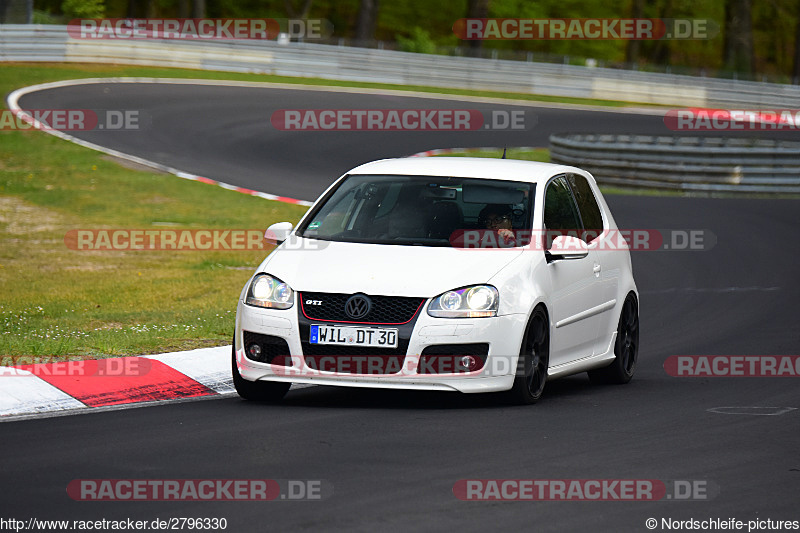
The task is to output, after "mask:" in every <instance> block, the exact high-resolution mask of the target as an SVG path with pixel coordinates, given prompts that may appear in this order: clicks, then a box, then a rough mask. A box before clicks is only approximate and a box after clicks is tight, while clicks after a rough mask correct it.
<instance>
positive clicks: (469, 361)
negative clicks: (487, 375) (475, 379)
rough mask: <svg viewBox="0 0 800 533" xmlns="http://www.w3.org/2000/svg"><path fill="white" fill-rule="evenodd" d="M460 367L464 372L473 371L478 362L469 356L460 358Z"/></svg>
mask: <svg viewBox="0 0 800 533" xmlns="http://www.w3.org/2000/svg"><path fill="white" fill-rule="evenodd" d="M461 366H462V367H463V368H465V369H466V370H475V368H476V367H477V366H478V361H476V360H475V358H474V357H472V356H471V355H465V356H463V357H462V358H461Z"/></svg>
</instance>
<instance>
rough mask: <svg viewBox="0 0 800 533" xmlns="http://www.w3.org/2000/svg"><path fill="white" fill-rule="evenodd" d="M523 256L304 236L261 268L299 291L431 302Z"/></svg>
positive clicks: (506, 251)
mask: <svg viewBox="0 0 800 533" xmlns="http://www.w3.org/2000/svg"><path fill="white" fill-rule="evenodd" d="M312 246H315V247H317V248H318V249H309V248H311V247H312ZM298 248H299V249H298ZM521 253H522V251H521V249H519V248H517V249H489V250H487V249H484V250H475V249H473V250H464V249H457V248H450V247H427V246H397V245H379V244H363V243H350V242H330V241H318V240H312V239H302V238H300V239H297V241H294V246H292V249H289V248H288V247H285V246H281V247H279V248H278V249H276V250H275V251H274V252H273V253H272V254H271V255H270V256H269V257H268V258H267V259H266V260H265V261H264V263H262V265H261V267H260V268H261V271H263V272H266V273H268V274H272V275H273V276H276V277H277V278H279V279H281V280H282V281H284V282H286V283H288V284H289V286H291V287H292V288H293V289H294V290H296V291H300V292H303V291H311V292H334V293H344V294H351V293H356V292H363V293H365V294H373V295H386V296H417V297H426V298H430V297H433V296H436V295H438V294H441V293H443V292H445V291H448V290H450V289H456V288H459V287H464V286H467V285H473V284H479V283H487V282H489V280H490V279H491V278H492V276H494V275H495V274H497V273H498V272H499V271H500V270H502V269H503V267H505V266H506V265H508V264H509V263H510V262H511V261H513V260H514V259H515V258H516V257H518V256H519V255H520V254H521Z"/></svg>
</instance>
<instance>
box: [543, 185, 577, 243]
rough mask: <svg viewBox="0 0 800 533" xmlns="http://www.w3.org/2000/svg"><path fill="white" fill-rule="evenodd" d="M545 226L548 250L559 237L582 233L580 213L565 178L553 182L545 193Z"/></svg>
mask: <svg viewBox="0 0 800 533" xmlns="http://www.w3.org/2000/svg"><path fill="white" fill-rule="evenodd" d="M544 225H545V228H546V229H547V240H546V246H547V248H550V246H551V245H552V244H553V239H554V238H555V237H557V236H558V235H567V234H571V235H575V236H577V235H578V234H579V233H580V230H581V223H580V218H579V217H578V211H577V208H576V207H575V201H574V200H573V199H572V193H570V190H569V186H568V185H567V181H566V179H564V177H563V176H562V177H558V178H556V179H554V180H553V181H551V182H550V184H549V185H548V186H547V190H546V191H545V196H544ZM568 232H569V233H568Z"/></svg>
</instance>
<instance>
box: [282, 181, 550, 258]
mask: <svg viewBox="0 0 800 533" xmlns="http://www.w3.org/2000/svg"><path fill="white" fill-rule="evenodd" d="M534 190H535V185H534V184H532V183H524V182H516V181H503V180H488V179H474V178H459V177H441V176H396V175H389V176H386V175H350V176H347V177H346V178H345V179H344V180H342V182H341V183H340V184H339V186H338V187H336V189H335V190H333V191H331V192H329V193H328V195H327V197H326V198H325V200H324V201H323V202H322V203H321V204H320V205H318V206H317V207H316V208H315V210H314V212H312V213H311V214H310V216H309V217H307V218H306V220H305V222H304V223H303V224H301V226H300V227H299V228H298V230H297V232H298V234H299V235H300V236H303V237H309V238H315V239H322V240H329V241H343V242H363V243H372V244H399V245H417V246H459V244H458V243H457V239H454V237H455V236H458V235H463V234H464V233H465V232H469V231H470V230H484V231H490V230H491V231H499V230H498V228H500V227H502V228H504V230H505V229H509V230H511V231H513V232H518V230H521V231H523V230H530V229H531V220H532V213H533V199H534Z"/></svg>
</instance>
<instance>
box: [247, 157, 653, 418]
mask: <svg viewBox="0 0 800 533" xmlns="http://www.w3.org/2000/svg"><path fill="white" fill-rule="evenodd" d="M267 238H268V239H271V240H273V241H274V242H276V243H278V246H277V247H276V248H275V249H274V250H273V251H272V253H271V254H270V255H269V256H268V257H267V258H266V259H264V261H263V262H262V263H261V265H259V267H258V268H257V269H256V271H255V273H254V275H253V276H252V278H251V279H250V280H249V281H248V282H247V284H246V285H245V287H244V288H243V290H242V293H241V296H240V298H239V303H238V307H237V313H236V329H235V333H234V340H233V380H234V384H235V386H236V390H237V391H238V393H239V394H240V395H241V396H242V397H244V398H247V399H252V400H266V401H269V400H278V399H280V398H282V397H283V396H284V395H285V394H286V392H287V391H288V390H289V387H290V386H291V384H292V383H308V384H318V385H338V386H351V387H382V388H397V389H422V390H446V391H460V392H464V393H476V392H493V391H509V394H510V395H511V396H512V397H513V398H515V400H516V401H519V402H521V403H534V402H536V401H537V400H538V399H539V398H540V397H541V396H542V392H543V390H544V387H545V383H546V381H547V380H550V379H554V378H558V377H562V376H567V375H570V374H576V373H579V372H588V373H589V377H590V379H591V381H592V382H604V383H627V382H628V381H630V379H631V377H632V376H633V373H634V370H635V368H636V359H637V353H638V344H639V331H638V330H639V313H638V308H639V297H638V293H637V290H636V284H635V282H634V279H633V274H632V269H631V261H630V253H629V249H628V246H627V243H626V242H625V241H624V239H622V238H620V233H619V231H618V230H617V226H616V224H615V222H614V218H613V217H612V216H611V212H610V211H609V209H608V206H607V205H606V202H605V200H604V199H603V196H602V194H601V193H600V191H599V190H598V188H597V185H596V183H595V180H594V178H593V177H592V176H591V174H589V173H588V172H585V171H583V170H581V169H578V168H574V167H567V166H560V165H553V164H546V163H533V162H527V161H515V160H507V159H478V158H460V157H436V158H406V159H392V160H383V161H375V162H372V163H367V164H364V165H361V166H359V167H357V168H355V169H353V170H351V171H350V172H348V173H347V174H345V175H344V176H342V177H341V178H339V179H338V180H337V181H336V182H334V183H333V185H331V186H330V187H329V188H328V190H327V191H325V193H323V195H322V196H321V197H320V198H319V199H318V200H317V201H316V202H315V203H314V205H313V206H312V207H311V208H310V209H309V211H308V212H307V213H306V214H305V216H304V217H303V218H302V220H301V221H300V223H299V224H298V226H297V227H296V228H293V227H292V225H291V224H290V223H285V222H284V223H278V224H274V225H272V226H270V228H269V229H268V230H267Z"/></svg>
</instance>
